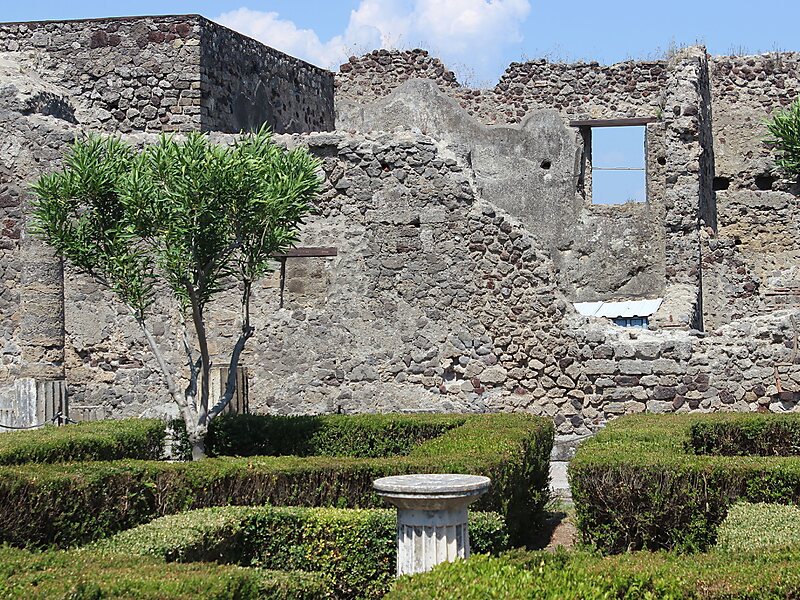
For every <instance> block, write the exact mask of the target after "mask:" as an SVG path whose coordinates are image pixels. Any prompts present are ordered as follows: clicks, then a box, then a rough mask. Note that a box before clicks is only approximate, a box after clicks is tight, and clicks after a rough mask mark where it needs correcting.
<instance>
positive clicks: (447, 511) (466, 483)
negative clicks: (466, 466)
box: [373, 475, 491, 576]
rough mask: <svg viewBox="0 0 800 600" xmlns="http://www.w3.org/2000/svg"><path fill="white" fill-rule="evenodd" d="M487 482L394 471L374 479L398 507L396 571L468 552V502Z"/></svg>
mask: <svg viewBox="0 0 800 600" xmlns="http://www.w3.org/2000/svg"><path fill="white" fill-rule="evenodd" d="M490 483H491V481H490V479H489V478H488V477H481V476H478V475H398V476H395V477H383V478H381V479H376V480H375V481H374V482H373V486H374V487H375V490H376V491H377V492H378V495H379V496H381V497H383V498H384V499H385V500H386V501H387V502H389V503H390V504H393V505H394V506H396V507H397V575H398V576H399V575H412V574H414V573H423V572H425V571H429V570H430V569H432V568H433V567H434V566H435V565H438V564H439V563H442V562H445V561H453V560H455V559H457V558H467V557H468V556H469V532H468V531H467V506H468V505H469V504H471V503H472V502H474V501H475V500H477V499H478V498H479V497H480V496H481V495H483V494H484V493H486V491H487V490H488V489H489V484H490Z"/></svg>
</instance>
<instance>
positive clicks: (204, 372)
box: [185, 282, 211, 426]
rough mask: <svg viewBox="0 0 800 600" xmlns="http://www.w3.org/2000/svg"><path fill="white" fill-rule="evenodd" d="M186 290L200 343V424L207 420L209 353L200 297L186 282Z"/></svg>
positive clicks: (204, 423)
mask: <svg viewBox="0 0 800 600" xmlns="http://www.w3.org/2000/svg"><path fill="white" fill-rule="evenodd" d="M185 285H186V291H187V293H188V294H189V301H190V302H191V304H192V321H193V323H194V329H195V333H196V334H197V342H198V344H199V345H200V365H201V367H202V369H201V380H200V383H201V389H200V406H199V407H198V413H199V419H198V423H199V424H200V425H203V426H204V425H206V423H207V422H208V392H209V390H208V387H209V373H210V371H211V355H210V354H209V352H208V337H207V335H206V325H205V321H204V320H203V307H202V305H201V304H200V299H199V298H198V297H197V291H196V290H195V289H194V286H193V285H192V284H191V283H189V282H186V283H185Z"/></svg>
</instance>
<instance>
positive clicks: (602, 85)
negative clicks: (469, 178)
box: [336, 50, 668, 124]
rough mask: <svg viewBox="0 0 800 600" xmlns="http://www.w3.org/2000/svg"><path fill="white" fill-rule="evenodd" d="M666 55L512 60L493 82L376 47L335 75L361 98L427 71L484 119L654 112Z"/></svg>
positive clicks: (341, 95)
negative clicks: (468, 79)
mask: <svg viewBox="0 0 800 600" xmlns="http://www.w3.org/2000/svg"><path fill="white" fill-rule="evenodd" d="M667 68H668V64H667V61H653V62H638V61H627V62H623V63H618V64H615V65H610V66H603V65H600V64H598V63H574V64H561V63H549V62H547V61H544V60H536V61H529V62H525V63H512V64H511V65H510V66H509V67H508V69H506V71H505V73H504V74H503V76H502V77H501V78H500V81H499V83H498V84H497V85H496V86H495V87H494V88H491V89H470V88H466V87H462V86H461V85H460V84H459V83H458V82H457V80H456V77H455V75H454V74H453V73H452V71H450V70H448V69H447V67H446V66H445V65H444V64H443V63H442V62H441V61H440V60H439V59H438V58H433V57H431V56H430V55H429V54H428V53H427V52H426V51H424V50H404V51H402V50H393V51H390V50H377V51H375V52H372V53H370V54H366V55H364V56H362V57H352V58H351V59H350V61H349V62H347V63H345V64H343V65H342V66H341V68H340V72H339V73H338V74H337V75H336V97H337V100H347V101H351V102H357V103H359V104H364V103H368V102H373V101H374V100H376V99H378V98H382V97H384V96H386V95H388V94H389V93H390V92H391V91H392V90H394V89H395V88H397V87H398V86H399V85H401V84H402V83H403V82H405V81H407V80H409V79H428V80H431V81H434V82H436V84H437V85H438V86H439V88H440V89H442V90H443V91H446V93H448V94H449V95H451V96H452V97H454V98H455V99H457V100H458V102H459V103H460V104H461V106H462V108H464V110H466V111H467V112H468V113H469V114H471V115H473V116H475V117H476V118H478V119H479V120H480V121H482V122H484V123H486V124H495V123H519V122H520V120H521V119H522V118H523V117H524V116H525V115H526V114H527V113H529V112H530V111H532V110H537V109H543V108H555V109H557V110H559V111H560V112H561V113H563V114H565V115H568V116H572V117H576V118H577V117H580V118H596V119H601V118H602V119H613V118H619V117H653V116H656V115H657V114H659V113H660V110H661V108H662V107H663V102H664V100H663V96H664V91H665V88H666V84H667Z"/></svg>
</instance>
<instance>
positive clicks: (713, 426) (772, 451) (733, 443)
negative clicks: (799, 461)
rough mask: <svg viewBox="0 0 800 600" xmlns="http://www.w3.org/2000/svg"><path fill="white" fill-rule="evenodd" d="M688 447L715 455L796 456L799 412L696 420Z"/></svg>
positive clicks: (799, 441) (799, 444) (799, 443)
mask: <svg viewBox="0 0 800 600" xmlns="http://www.w3.org/2000/svg"><path fill="white" fill-rule="evenodd" d="M688 449H689V450H690V451H692V452H694V453H695V454H712V455H715V456H795V455H798V454H800V415H797V414H794V415H792V414H787V415H780V416H776V415H769V414H735V413H731V414H727V415H719V416H718V417H715V418H714V419H707V420H701V421H696V422H694V423H692V424H691V426H690V428H689V441H688Z"/></svg>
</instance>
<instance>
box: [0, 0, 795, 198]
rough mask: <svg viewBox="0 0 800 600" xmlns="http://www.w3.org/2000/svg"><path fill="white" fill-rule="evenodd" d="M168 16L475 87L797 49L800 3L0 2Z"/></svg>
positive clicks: (632, 154) (633, 148)
mask: <svg viewBox="0 0 800 600" xmlns="http://www.w3.org/2000/svg"><path fill="white" fill-rule="evenodd" d="M170 13H200V14H202V15H204V16H206V17H208V18H210V19H213V20H215V21H218V22H220V23H223V24H225V25H227V26H229V27H231V28H233V29H236V30H238V31H241V32H242V33H245V34H247V35H250V36H252V37H255V38H257V39H259V40H261V41H262V42H264V43H265V44H267V45H270V46H273V47H275V48H278V49H279V50H283V51H284V52H287V53H289V54H292V55H294V56H298V57H300V58H303V59H305V60H308V61H309V62H312V63H315V64H318V65H320V66H323V67H327V68H330V69H336V68H337V67H338V65H339V64H341V63H342V62H344V61H345V60H346V59H347V57H348V56H349V55H351V54H362V53H364V52H368V51H370V50H373V49H375V48H378V47H397V48H415V47H423V48H427V49H429V50H431V51H432V53H433V54H435V55H437V56H440V57H441V58H442V59H443V60H444V61H445V64H446V65H447V66H448V67H450V68H451V69H453V70H454V71H455V72H456V75H457V76H458V77H459V80H460V81H461V82H462V83H466V84H468V85H472V86H473V87H489V86H493V85H494V84H495V83H496V82H497V80H498V78H499V77H500V76H501V75H502V73H503V71H504V69H505V68H506V66H507V65H508V64H509V63H510V62H512V61H522V60H528V59H533V58H539V57H545V58H549V59H550V60H551V61H554V62H559V61H567V62H572V61H576V60H587V61H590V60H597V61H599V62H601V63H606V64H610V63H614V62H618V61H622V60H626V59H630V58H635V59H647V58H659V57H661V56H663V55H664V53H665V52H666V51H668V50H669V49H670V48H671V47H674V46H681V45H687V44H694V43H702V44H705V45H706V46H707V48H708V50H709V51H710V52H711V53H712V54H731V53H759V52H770V51H774V50H800V39H798V36H797V24H798V23H800V1H798V0H758V1H757V2H753V1H752V0H670V1H669V2H650V1H647V0H570V1H563V0H561V1H553V0H546V1H545V0H217V1H213V2H212V1H194V2H192V1H189V2H178V1H175V0H158V1H153V0H147V1H141V2H133V1H129V0H116V1H115V2H108V1H107V0H104V1H100V0H60V1H53V0H47V1H43V0H28V1H23V2H17V1H12V0H0V21H28V20H42V19H76V18H89V17H106V16H122V15H146V14H170ZM598 135H602V136H607V135H611V136H613V135H616V136H617V137H616V138H615V137H611V138H609V139H608V140H600V139H597V140H596V142H597V143H598V145H597V146H596V148H595V150H596V153H595V156H594V159H595V163H596V164H600V163H603V164H605V163H609V164H611V163H615V164H613V165H611V166H630V165H631V164H634V163H636V162H637V161H641V157H642V148H641V137H640V135H637V134H634V135H633V136H631V135H628V136H627V137H626V136H625V132H618V134H615V133H613V132H600V133H599V134H598ZM601 141H603V146H602V149H601V148H600V147H599V143H600V142H601ZM594 183H595V190H594V191H595V192H596V193H597V194H596V195H597V196H598V197H597V198H596V200H597V201H601V202H618V201H623V200H624V199H626V198H631V197H639V198H641V197H642V194H643V191H642V187H643V180H642V175H641V174H640V173H639V174H637V173H636V172H629V173H627V174H626V173H623V174H621V175H620V174H619V173H608V172H606V173H602V174H601V173H598V177H597V178H596V181H595V182H594Z"/></svg>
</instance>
